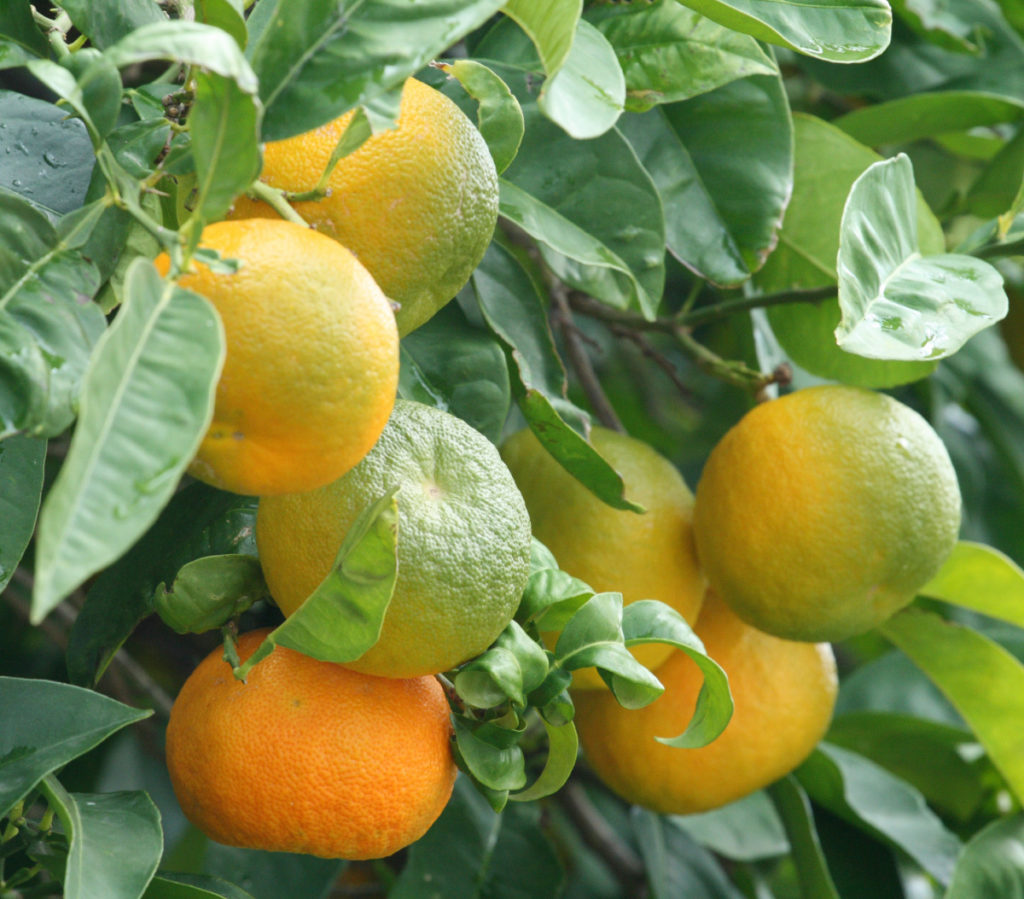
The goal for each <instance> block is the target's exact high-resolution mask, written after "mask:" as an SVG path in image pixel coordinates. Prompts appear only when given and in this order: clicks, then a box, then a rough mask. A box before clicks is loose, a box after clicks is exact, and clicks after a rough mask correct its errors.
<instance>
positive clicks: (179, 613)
mask: <svg viewBox="0 0 1024 899" xmlns="http://www.w3.org/2000/svg"><path fill="white" fill-rule="evenodd" d="M269 596H270V594H269V593H268V592H267V585H266V583H265V582H264V580H263V571H262V569H261V568H260V563H259V562H258V561H257V560H256V559H255V558H253V557H252V556H247V555H241V554H234V555H223V556H203V557H202V558H200V559H195V560H193V561H192V562H189V563H188V564H187V565H185V566H184V567H183V568H182V569H181V570H180V571H179V572H178V574H177V576H176V577H175V578H174V582H173V583H172V584H170V585H169V586H167V587H165V586H163V585H162V584H161V585H160V587H158V588H157V591H156V596H155V597H154V599H153V605H154V607H155V609H156V612H157V614H158V615H159V616H160V617H161V618H162V619H163V621H164V624H166V625H168V626H169V627H171V628H173V629H174V630H176V631H177V632H178V633H179V634H201V633H204V632H205V631H209V630H213V629H214V628H217V627H220V626H221V625H222V624H225V623H226V622H227V621H229V620H230V619H232V618H234V617H236V616H237V615H240V614H241V613H242V612H244V611H245V610H246V609H248V608H249V607H250V606H251V605H252V604H253V603H254V602H256V601H257V600H260V599H264V598H269Z"/></svg>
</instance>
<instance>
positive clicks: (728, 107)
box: [622, 76, 793, 286]
mask: <svg viewBox="0 0 1024 899" xmlns="http://www.w3.org/2000/svg"><path fill="white" fill-rule="evenodd" d="M622 132H623V134H625V136H626V138H627V139H628V140H629V142H630V144H631V145H632V146H633V149H634V150H635V151H636V153H637V155H638V156H639V157H640V161H641V162H642V163H643V165H644V167H645V168H646V169H647V171H648V172H649V173H650V174H651V177H652V178H653V179H654V183H655V184H656V185H657V187H658V191H659V193H660V194H661V198H662V202H663V204H664V208H665V231H666V243H667V246H668V249H669V251H670V252H671V253H672V255H673V256H675V257H676V258H677V259H678V260H679V261H680V262H682V263H683V264H684V265H686V266H687V267H689V268H691V269H693V270H694V271H695V272H697V273H698V274H699V275H701V276H702V277H705V278H708V279H710V280H711V281H713V282H715V283H716V284H722V285H729V286H735V285H738V284H740V283H742V282H743V281H746V280H747V279H748V278H749V277H750V275H751V274H752V273H753V272H755V271H757V270H758V269H759V268H761V266H762V265H763V264H764V262H765V260H766V259H767V258H768V255H769V254H770V253H771V252H772V250H773V249H774V248H775V245H776V242H777V240H778V237H779V229H780V227H781V225H782V220H783V218H782V217H783V213H784V212H785V209H786V205H787V203H788V202H789V197H790V194H791V192H792V190H793V123H792V120H791V118H790V113H789V103H788V101H787V99H786V95H785V91H784V90H783V87H782V81H781V79H780V78H779V77H778V76H770V77H764V76H757V77H752V78H744V79H738V80H733V81H731V82H730V83H729V84H727V85H725V86H724V87H721V88H719V89H717V90H714V91H711V92H710V93H705V94H702V95H701V96H699V97H696V98H694V99H691V100H687V101H686V102H684V103H673V104H671V105H668V106H662V107H659V108H658V109H655V110H652V111H651V112H648V113H646V114H645V115H640V116H630V117H628V118H627V119H624V120H623V122H622Z"/></svg>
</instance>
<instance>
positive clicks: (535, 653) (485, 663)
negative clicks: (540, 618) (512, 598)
mask: <svg viewBox="0 0 1024 899" xmlns="http://www.w3.org/2000/svg"><path fill="white" fill-rule="evenodd" d="M548 667H549V666H548V656H547V653H546V652H545V651H544V648H543V647H542V646H541V645H540V644H538V643H536V642H535V641H534V640H533V639H532V638H531V637H530V636H529V635H528V634H527V633H526V631H524V630H523V628H522V627H521V626H520V625H519V623H518V622H516V621H510V622H509V624H508V626H507V627H506V628H505V630H504V631H502V632H501V634H499V635H498V639H497V640H496V641H495V643H494V646H492V647H491V648H490V649H488V650H487V651H486V652H484V653H483V654H482V655H479V656H477V657H476V658H475V659H473V660H471V661H470V662H468V663H466V664H465V665H463V666H462V667H461V668H459V670H458V673H457V674H456V675H455V680H454V684H455V691H456V693H458V694H459V696H460V697H461V698H462V699H463V700H464V701H465V702H466V703H467V704H468V705H471V706H473V707H475V708H478V709H489V708H494V707H495V706H498V705H501V704H502V703H503V702H506V701H508V700H512V702H514V703H516V704H517V705H519V706H525V705H526V694H528V693H530V692H532V691H533V690H535V689H536V688H537V687H539V686H540V685H541V684H542V683H543V682H544V678H545V677H547V674H548Z"/></svg>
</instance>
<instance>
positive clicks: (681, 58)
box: [586, 0, 778, 181]
mask: <svg viewBox="0 0 1024 899" xmlns="http://www.w3.org/2000/svg"><path fill="white" fill-rule="evenodd" d="M586 18H587V21H589V22H590V23H591V24H593V25H595V26H596V27H597V28H598V30H599V31H600V32H601V33H602V34H603V35H604V36H605V37H606V38H607V39H608V40H609V41H610V43H611V45H612V48H613V49H614V50H615V55H616V56H617V57H618V60H619V64H620V65H621V66H622V70H623V73H624V74H625V77H626V108H627V109H630V110H633V111H634V112H642V111H644V110H646V109H650V108H651V107H652V106H655V105H656V104H659V103H673V102H675V101H677V100H686V99H687V98H689V97H695V96H697V95H698V94H703V93H706V92H707V91H711V90H714V89H715V88H716V87H722V86H723V85H725V84H728V83H729V82H730V81H735V80H737V79H739V78H746V77H747V76H748V75H774V74H776V73H777V72H778V67H777V66H776V64H775V61H774V60H773V59H772V58H771V56H769V55H768V54H767V53H766V52H765V51H764V50H763V49H762V48H761V46H760V45H759V44H758V43H757V41H756V40H754V38H752V37H750V36H749V35H746V34H740V33H739V32H736V31H733V30H732V29H730V28H725V27H723V26H722V25H719V24H718V23H717V22H712V21H711V20H710V19H707V18H705V17H704V16H702V15H700V14H699V13H697V12H694V11H693V10H691V9H687V8H686V7H685V6H683V5H682V4H680V3H677V2H676V0H655V2H654V3H650V2H648V0H632V2H629V3H616V4H607V5H600V6H594V7H591V8H590V9H589V10H587V13H586ZM655 180H656V181H657V179H655Z"/></svg>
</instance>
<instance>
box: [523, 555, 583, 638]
mask: <svg viewBox="0 0 1024 899" xmlns="http://www.w3.org/2000/svg"><path fill="white" fill-rule="evenodd" d="M593 595H594V591H593V590H592V589H591V588H590V587H589V586H588V585H587V584H584V583H583V581H581V580H579V579H578V578H574V577H573V576H572V575H571V574H568V573H567V572H564V571H559V570H558V569H557V568H551V569H545V570H541V571H533V572H531V573H530V578H529V580H528V581H527V582H526V589H525V590H524V591H523V598H522V599H521V600H520V602H519V609H518V610H517V611H516V617H517V619H519V620H520V621H522V622H524V623H525V622H527V621H537V623H538V626H539V627H540V628H541V630H551V631H560V630H561V629H562V628H563V627H565V625H566V622H568V620H569V619H570V618H571V617H572V616H573V615H574V614H575V613H576V610H577V609H578V608H579V607H580V606H581V605H583V603H584V602H586V601H587V600H588V599H590V597H591V596H593Z"/></svg>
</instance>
